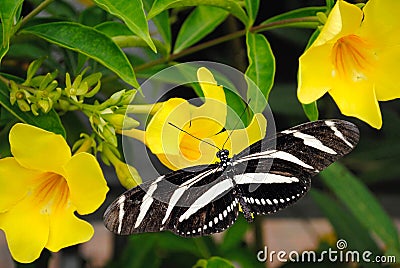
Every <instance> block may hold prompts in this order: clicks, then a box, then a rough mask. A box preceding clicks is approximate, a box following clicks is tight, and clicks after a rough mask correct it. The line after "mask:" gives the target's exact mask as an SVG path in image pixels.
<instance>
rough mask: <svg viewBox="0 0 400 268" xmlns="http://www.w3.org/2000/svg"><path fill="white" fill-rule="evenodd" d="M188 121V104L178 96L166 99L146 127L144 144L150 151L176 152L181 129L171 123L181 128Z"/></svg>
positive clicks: (157, 152) (158, 152) (155, 152)
mask: <svg viewBox="0 0 400 268" xmlns="http://www.w3.org/2000/svg"><path fill="white" fill-rule="evenodd" d="M189 121H190V104H189V103H188V102H187V101H186V100H184V99H180V98H172V99H169V100H168V101H166V102H165V103H164V105H163V107H162V108H161V109H159V110H158V111H157V112H156V113H155V115H154V116H153V118H152V119H151V120H150V122H149V124H148V125H147V127H146V136H145V139H146V145H147V146H148V147H149V149H150V150H151V152H152V153H154V154H160V153H166V154H178V153H179V134H180V133H181V131H180V130H179V129H176V128H175V127H173V126H171V125H170V124H168V123H172V124H174V125H176V126H178V127H180V128H183V127H184V125H185V124H186V123H188V122H189Z"/></svg>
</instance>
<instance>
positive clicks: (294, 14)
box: [261, 6, 326, 29]
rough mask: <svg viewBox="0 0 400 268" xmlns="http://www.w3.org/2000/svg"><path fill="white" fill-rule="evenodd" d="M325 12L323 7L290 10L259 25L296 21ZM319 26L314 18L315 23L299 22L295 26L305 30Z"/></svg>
mask: <svg viewBox="0 0 400 268" xmlns="http://www.w3.org/2000/svg"><path fill="white" fill-rule="evenodd" d="M325 11H326V7H325V6H323V7H305V8H299V9H295V10H291V11H289V12H285V13H283V14H279V15H277V16H274V17H272V18H269V19H267V20H265V21H263V22H262V23H261V24H267V23H271V22H276V21H282V20H287V19H296V18H303V17H311V16H316V14H317V13H318V12H325ZM319 25H320V22H319V21H318V19H317V18H315V22H304V23H302V22H301V21H299V22H296V26H303V27H306V28H313V29H315V28H317V27H318V26H319Z"/></svg>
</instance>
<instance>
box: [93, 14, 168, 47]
mask: <svg viewBox="0 0 400 268" xmlns="http://www.w3.org/2000/svg"><path fill="white" fill-rule="evenodd" d="M94 28H95V29H96V30H99V31H100V32H102V33H105V34H106V35H107V36H108V37H111V39H112V40H113V41H114V43H115V44H117V45H118V46H119V47H121V48H124V47H148V45H147V43H146V41H144V40H143V39H142V38H140V37H138V36H136V35H134V33H133V32H132V31H131V30H130V29H129V28H128V27H127V26H126V25H125V24H122V23H119V22H116V21H107V22H104V23H101V24H99V25H97V26H96V27H94ZM153 42H154V45H155V46H156V48H157V51H159V52H160V53H161V54H163V55H166V54H167V51H166V48H165V46H164V45H163V44H162V43H161V42H160V41H158V40H156V39H155V40H153Z"/></svg>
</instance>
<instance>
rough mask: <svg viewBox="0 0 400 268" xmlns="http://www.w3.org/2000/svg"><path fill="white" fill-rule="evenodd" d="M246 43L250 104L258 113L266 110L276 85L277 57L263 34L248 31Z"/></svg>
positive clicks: (248, 97)
mask: <svg viewBox="0 0 400 268" xmlns="http://www.w3.org/2000/svg"><path fill="white" fill-rule="evenodd" d="M246 45H247V56H248V59H249V66H248V67H247V70H246V73H245V74H246V82H247V86H248V91H247V99H251V102H250V104H249V105H250V107H251V108H252V110H253V111H254V112H255V113H258V112H262V111H264V109H265V106H266V105H267V101H268V96H269V93H270V91H271V89H272V86H273V85H274V76H275V57H274V54H273V53H272V50H271V46H270V45H269V43H268V40H267V39H266V38H265V36H264V35H262V34H257V33H250V32H248V33H247V35H246ZM250 80H251V81H250Z"/></svg>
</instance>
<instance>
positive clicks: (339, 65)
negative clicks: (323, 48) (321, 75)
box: [331, 34, 374, 81]
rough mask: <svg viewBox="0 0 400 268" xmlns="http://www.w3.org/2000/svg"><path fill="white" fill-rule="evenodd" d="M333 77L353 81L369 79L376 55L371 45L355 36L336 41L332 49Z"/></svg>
mask: <svg viewBox="0 0 400 268" xmlns="http://www.w3.org/2000/svg"><path fill="white" fill-rule="evenodd" d="M331 56H332V63H333V65H334V68H335V72H334V74H333V75H339V76H340V77H341V78H348V79H350V80H352V81H358V80H361V79H367V73H368V70H370V69H371V65H372V61H373V60H374V53H373V51H372V50H371V47H370V45H369V44H368V43H367V42H366V41H365V40H364V39H362V38H361V37H359V36H358V35H355V34H351V35H347V36H344V37H342V38H340V39H338V40H337V41H336V43H335V44H334V45H333V48H332V55H331Z"/></svg>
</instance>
